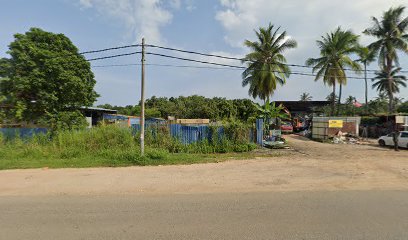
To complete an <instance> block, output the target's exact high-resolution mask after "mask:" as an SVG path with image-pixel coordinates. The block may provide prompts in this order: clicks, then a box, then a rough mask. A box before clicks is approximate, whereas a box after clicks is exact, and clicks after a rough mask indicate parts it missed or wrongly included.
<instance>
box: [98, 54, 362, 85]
mask: <svg viewBox="0 0 408 240" xmlns="http://www.w3.org/2000/svg"><path fill="white" fill-rule="evenodd" d="M146 54H150V55H156V56H162V55H163V54H156V53H146ZM166 56H167V55H166ZM162 57H163V56H162ZM167 57H170V58H176V59H180V58H178V57H174V56H167ZM182 60H184V61H192V62H196V61H198V60H194V59H187V58H182ZM199 62H200V63H202V64H210V65H217V66H219V63H212V62H205V61H199ZM140 65H141V64H140V63H129V64H111V65H97V66H92V67H95V68H107V67H127V66H140ZM223 65H224V67H209V66H192V65H172V64H154V63H150V64H146V66H157V67H176V68H194V69H213V70H244V69H245V67H242V66H234V65H227V64H223ZM257 71H267V72H275V73H283V72H281V71H268V70H257ZM291 74H292V75H300V76H309V77H316V75H315V74H312V73H306V72H291ZM347 79H361V80H362V79H365V78H363V77H353V76H350V77H347ZM368 79H370V78H368Z"/></svg>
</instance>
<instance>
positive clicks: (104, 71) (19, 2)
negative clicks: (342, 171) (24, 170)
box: [0, 0, 408, 105]
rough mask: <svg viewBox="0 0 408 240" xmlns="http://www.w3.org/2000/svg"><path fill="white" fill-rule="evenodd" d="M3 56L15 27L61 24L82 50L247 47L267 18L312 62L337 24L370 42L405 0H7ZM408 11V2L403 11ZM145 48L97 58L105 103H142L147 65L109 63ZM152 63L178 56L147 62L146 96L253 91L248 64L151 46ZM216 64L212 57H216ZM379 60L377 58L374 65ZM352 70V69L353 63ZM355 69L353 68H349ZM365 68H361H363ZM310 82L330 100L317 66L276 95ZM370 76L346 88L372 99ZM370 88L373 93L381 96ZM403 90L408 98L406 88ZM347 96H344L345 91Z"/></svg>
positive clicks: (292, 57)
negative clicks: (375, 27)
mask: <svg viewBox="0 0 408 240" xmlns="http://www.w3.org/2000/svg"><path fill="white" fill-rule="evenodd" d="M0 3H1V6H2V7H1V11H0V12H1V14H0V23H1V26H0V57H8V55H7V50H8V44H9V43H10V42H11V41H13V34H15V33H24V32H26V31H28V30H29V29H30V28H31V27H39V28H42V29H43V30H46V31H50V32H55V33H63V34H65V35H66V36H67V37H69V38H70V39H71V40H72V42H73V43H74V44H75V45H76V46H77V47H78V48H79V49H80V51H88V50H96V49H102V48H109V47H116V46H123V45H129V44H138V43H141V39H142V37H144V38H145V39H146V43H147V44H155V45H160V46H166V47H172V48H180V49H186V50H192V51H199V52H204V53H210V54H219V55H225V56H231V57H243V56H244V55H245V54H246V53H248V49H247V48H245V47H244V45H243V42H244V41H245V40H246V39H248V40H255V34H254V29H258V28H259V27H266V26H267V25H268V24H269V23H272V24H274V25H275V26H277V27H278V26H280V27H281V30H282V31H287V34H288V36H290V37H291V38H293V39H295V40H296V41H297V43H298V47H297V48H296V49H291V50H288V51H287V52H286V53H285V56H286V58H287V62H288V63H289V64H300V65H304V63H305V61H306V59H307V58H310V57H318V56H319V50H318V48H317V46H316V40H318V39H320V38H321V36H322V35H324V34H325V33H327V32H330V31H333V30H334V29H335V28H337V27H338V26H341V27H342V28H344V29H350V30H352V31H353V32H354V33H356V34H360V35H361V42H362V44H369V43H370V42H372V41H374V39H373V38H370V37H367V36H364V35H363V34H362V31H363V30H364V29H366V28H367V27H368V26H370V23H371V20H370V18H371V17H372V16H376V17H380V16H381V14H382V12H384V11H385V10H387V9H388V8H390V7H392V6H399V5H403V6H404V4H405V6H408V4H407V1H406V0H387V1H385V0H358V1H356V0H331V1H327V0H307V1H305V0H30V1H27V0H0ZM405 15H406V16H407V15H408V9H407V10H406V11H405ZM132 51H139V50H138V49H122V50H116V51H112V52H105V53H99V54H89V55H86V57H87V58H88V59H90V58H94V57H101V56H108V55H115V54H121V53H128V52H132ZM147 51H150V52H154V53H162V54H167V55H173V56H178V57H184V58H192V59H197V60H204V61H216V62H219V63H224V64H231V65H240V64H241V63H240V62H239V61H233V60H224V59H216V58H211V57H202V56H196V55H189V54H184V53H178V52H171V51H164V50H160V49H152V48H147ZM140 58H141V56H140V55H132V56H127V57H122V58H114V59H107V60H101V61H94V62H92V70H93V72H94V73H95V78H96V81H97V84H96V87H95V89H96V91H97V92H98V93H99V94H100V95H101V97H100V98H99V99H98V101H97V103H95V105H97V104H104V103H110V104H114V105H128V104H130V105H134V104H137V103H138V102H139V100H140V79H141V77H140V76H141V67H140V66H139V65H130V66H120V67H118V66H117V67H113V66H111V65H126V64H140V60H141V59H140ZM146 63H147V64H159V65H172V66H154V65H148V66H147V67H146V96H147V97H151V96H153V95H155V96H165V97H177V96H180V95H183V96H189V95H193V94H198V95H203V96H207V97H214V96H217V97H226V98H228V99H233V98H249V96H248V88H244V87H242V77H241V73H242V71H241V70H233V69H225V68H223V69H213V68H211V69H204V68H185V67H183V68H182V67H175V66H185V65H188V66H206V65H203V64H198V63H191V62H185V61H180V60H175V59H166V58H162V57H158V56H152V55H147V58H146ZM400 64H401V67H402V68H403V69H404V70H408V55H404V54H401V55H400ZM213 67H214V66H213ZM369 68H370V69H377V68H378V67H377V63H373V64H371V65H370V66H369ZM292 71H293V72H306V73H311V70H310V69H305V68H292ZM351 75H354V74H352V73H351ZM351 75H350V76H351ZM358 77H361V76H358ZM303 92H307V93H310V94H311V95H312V96H313V100H324V99H325V98H326V96H327V95H328V94H329V93H330V92H331V89H330V88H329V87H327V86H324V84H323V83H322V82H321V81H320V80H319V81H316V82H315V81H314V77H312V76H300V75H291V76H290V78H289V79H288V80H287V84H285V85H284V86H279V87H278V89H277V90H276V92H275V93H274V95H273V97H272V99H273V100H298V99H299V96H300V95H301V94H302V93H303ZM363 93H364V80H361V79H349V80H348V83H347V85H346V86H345V87H344V88H343V96H344V98H345V97H347V96H349V95H351V96H355V97H356V98H357V99H358V100H359V101H361V102H362V101H363V99H364V94H363ZM376 96H377V93H376V92H375V90H372V89H370V90H369V98H370V99H371V98H375V97H376ZM399 97H402V98H405V100H408V88H405V89H402V91H401V92H400V94H399ZM344 98H343V99H344Z"/></svg>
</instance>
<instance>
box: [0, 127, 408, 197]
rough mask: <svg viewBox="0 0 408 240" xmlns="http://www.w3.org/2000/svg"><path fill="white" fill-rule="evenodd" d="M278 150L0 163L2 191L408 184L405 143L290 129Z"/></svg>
mask: <svg viewBox="0 0 408 240" xmlns="http://www.w3.org/2000/svg"><path fill="white" fill-rule="evenodd" d="M287 139H288V141H289V144H290V145H291V146H292V147H293V150H287V151H285V154H284V155H283V156H280V157H273V158H259V159H252V160H239V161H238V160H231V161H227V162H222V163H211V164H194V165H182V166H158V167H127V168H92V169H32V170H6V171H0V196H36V195H38V196H44V195H102V194H103V195H106V194H153V195H154V194H169V193H172V194H173V193H176V194H189V193H213V192H214V193H221V192H227V193H228V192H265V191H320V190H326V191H336V190H407V189H408V150H401V151H400V152H394V151H393V150H391V149H389V148H380V147H377V146H375V145H333V144H324V143H318V142H313V141H310V140H307V139H305V138H303V137H299V136H295V135H291V136H287Z"/></svg>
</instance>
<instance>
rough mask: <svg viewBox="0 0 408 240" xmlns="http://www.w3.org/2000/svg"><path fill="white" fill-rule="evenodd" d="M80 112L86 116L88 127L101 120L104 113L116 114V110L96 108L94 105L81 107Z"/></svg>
mask: <svg viewBox="0 0 408 240" xmlns="http://www.w3.org/2000/svg"><path fill="white" fill-rule="evenodd" d="M80 110H81V112H82V113H83V114H84V116H85V117H86V120H87V121H88V123H89V127H92V126H96V125H97V124H98V122H101V121H102V120H103V116H104V114H117V113H118V111H117V110H113V109H106V108H96V107H81V108H80Z"/></svg>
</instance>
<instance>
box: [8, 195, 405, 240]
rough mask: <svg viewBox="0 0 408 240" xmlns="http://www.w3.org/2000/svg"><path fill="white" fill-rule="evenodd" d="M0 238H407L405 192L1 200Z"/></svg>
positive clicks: (9, 198)
mask: <svg viewBox="0 0 408 240" xmlns="http://www.w3.org/2000/svg"><path fill="white" fill-rule="evenodd" d="M0 239H7V240H9V239H41V240H47V239H53V240H54V239H188V240H191V239H234V240H236V239H289V240H291V239H345V240H346V239H347V240H352V239H369V240H374V239H387V240H390V239H408V191H331V192H330V191H329V192H311V191H304V192H286V193H284V192H264V193H234V194H226V193H213V194H205V195H199V194H171V195H121V196H118V195H104V196H53V197H51V196H29V197H28V196H26V197H1V198H0Z"/></svg>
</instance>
